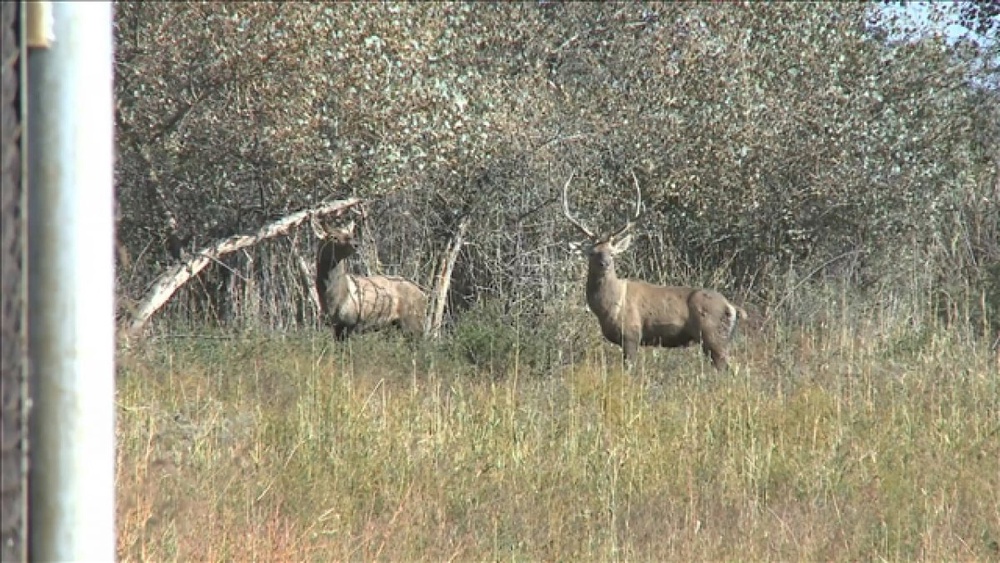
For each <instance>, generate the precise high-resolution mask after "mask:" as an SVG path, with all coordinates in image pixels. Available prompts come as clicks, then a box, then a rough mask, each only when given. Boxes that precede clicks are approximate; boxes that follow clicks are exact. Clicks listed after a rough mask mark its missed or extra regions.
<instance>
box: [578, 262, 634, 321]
mask: <svg viewBox="0 0 1000 563" xmlns="http://www.w3.org/2000/svg"><path fill="white" fill-rule="evenodd" d="M624 293H625V283H624V281H623V280H620V279H618V274H616V273H615V266H614V264H610V265H609V266H608V267H607V268H602V267H600V266H599V265H597V264H591V265H590V267H589V268H588V271H587V304H588V305H589V306H590V310H591V311H593V312H595V313H599V312H602V311H603V312H607V313H611V312H612V309H617V308H619V306H620V305H621V301H622V299H623V297H624Z"/></svg>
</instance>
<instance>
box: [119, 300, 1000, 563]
mask: <svg viewBox="0 0 1000 563" xmlns="http://www.w3.org/2000/svg"><path fill="white" fill-rule="evenodd" d="M580 330H581V331H584V332H586V333H587V334H591V333H596V332H597V328H596V325H593V324H583V325H581V326H580ZM977 332H978V333H979V336H976V333H977ZM982 332H983V331H982V330H978V331H977V330H973V329H968V330H958V329H956V328H954V327H952V328H946V327H944V326H942V325H941V324H939V323H937V322H934V321H921V322H917V320H914V319H913V318H909V317H906V316H905V315H899V314H896V315H894V316H893V317H892V318H889V317H888V316H887V315H884V314H882V313H881V312H879V311H874V312H873V311H869V312H868V313H862V312H858V313H857V314H855V315H854V316H853V318H843V319H837V322H835V323H834V322H827V323H824V322H815V323H810V324H806V323H802V326H800V327H797V328H796V327H794V326H792V324H790V323H786V324H785V325H782V324H780V323H779V324H777V325H773V324H772V325H768V326H765V327H761V328H758V329H754V330H744V331H743V333H742V335H741V337H740V339H739V340H738V344H737V346H736V347H735V348H734V350H733V358H734V369H733V370H732V371H731V372H729V373H727V374H719V373H716V372H714V371H713V370H712V369H711V367H710V365H709V364H708V363H707V362H705V361H704V360H703V359H702V358H701V357H700V355H699V354H698V352H697V351H696V349H686V350H664V351H653V350H648V349H647V350H645V351H644V353H643V357H642V360H641V362H640V365H639V367H638V369H637V372H636V373H634V374H622V373H621V372H620V371H619V370H618V369H617V368H616V367H612V366H615V365H616V363H615V362H616V360H617V359H618V357H619V356H618V354H619V352H618V348H615V347H613V346H611V345H609V344H604V343H601V342H600V341H599V340H596V339H594V338H591V339H590V340H585V344H586V345H585V346H584V347H583V348H582V349H577V350H575V351H574V350H567V351H565V354H563V353H562V352H563V350H550V351H549V352H552V353H551V354H549V356H548V357H552V358H555V360H553V361H551V362H550V363H549V364H547V365H546V367H544V368H538V367H535V368H531V369H529V368H527V367H522V366H527V365H528V361H527V360H526V359H524V358H520V357H518V354H519V350H521V347H520V346H515V347H514V348H513V352H512V353H513V354H514V356H513V357H512V358H508V359H507V361H505V362H503V363H502V364H501V365H502V366H503V368H502V369H500V370H498V369H497V368H495V367H493V366H494V365H495V364H494V363H490V364H489V366H490V367H489V368H484V367H482V364H480V366H479V367H474V366H473V365H472V364H470V363H469V361H468V360H467V359H466V356H465V355H463V354H461V353H458V352H456V349H455V346H454V345H452V344H449V342H447V341H445V342H442V343H435V344H423V345H421V346H419V347H418V349H416V350H412V349H411V348H410V347H409V346H408V345H407V344H405V343H404V342H402V341H400V340H398V339H395V338H392V337H386V336H384V335H383V336H379V335H365V336H364V337H362V338H359V339H356V340H354V341H352V342H351V343H350V344H348V345H337V344H334V343H332V342H331V340H330V338H329V337H328V335H327V334H325V333H307V334H287V335H275V334H259V333H257V334H240V335H221V334H218V333H203V334H198V335H197V336H191V337H183V338H182V337H177V336H175V337H163V338H159V339H155V340H151V341H147V342H146V343H144V344H143V345H142V346H141V347H136V348H133V349H131V350H125V351H122V353H121V354H120V357H119V378H118V406H119V411H118V475H117V483H118V485H117V486H118V527H119V540H118V541H119V557H120V559H121V560H123V561H140V560H141V561H167V560H199V561H200V560H205V561H221V560H233V561H333V560H342V559H352V560H359V559H364V560H367V559H384V560H397V561H399V560H462V561H465V560H618V559H623V560H672V561H693V560H700V561H706V560H713V561H714V560H783V561H789V560H852V561H856V560H930V561H946V560H947V561H956V560H961V561H997V560H1000V378H998V375H997V374H998V368H1000V359H998V356H997V353H996V351H994V350H992V349H991V345H992V344H993V343H992V338H990V337H983V336H982ZM595 338H596V335H595ZM535 344H536V346H535V347H534V348H533V349H537V348H538V346H537V342H536V343H535Z"/></svg>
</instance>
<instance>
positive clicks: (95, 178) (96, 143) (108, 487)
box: [27, 2, 115, 561]
mask: <svg viewBox="0 0 1000 563" xmlns="http://www.w3.org/2000/svg"><path fill="white" fill-rule="evenodd" d="M51 7H52V20H51V24H52V34H51V35H52V41H51V44H50V46H49V47H48V48H41V49H33V50H31V52H30V54H29V57H28V91H29V98H28V119H27V121H28V147H29V148H28V151H29V152H28V159H29V167H28V174H29V188H28V217H29V219H28V247H29V250H28V294H29V297H28V311H29V319H28V325H29V328H28V352H29V357H30V359H31V385H32V390H33V393H32V397H33V401H34V403H33V405H32V410H31V417H30V418H31V423H30V424H31V453H30V456H31V457H30V468H29V475H30V491H29V513H30V526H29V534H30V559H31V560H34V561H113V560H114V559H115V530H114V517H115V514H114V494H115V491H114V476H115V475H114V461H115V427H114V416H115V415H114V363H115V326H114V298H115V296H114V283H115V278H114V254H113V249H114V189H113V183H112V182H113V167H114V143H113V136H114V121H113V116H114V114H113V110H114V101H113V87H112V80H113V37H112V4H111V3H105V2H52V3H51Z"/></svg>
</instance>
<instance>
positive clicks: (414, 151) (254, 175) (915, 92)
mask: <svg viewBox="0 0 1000 563" xmlns="http://www.w3.org/2000/svg"><path fill="white" fill-rule="evenodd" d="M870 10H871V6H866V5H863V4H844V3H830V4H799V3H778V4H767V5H753V7H752V9H748V7H747V6H744V5H739V4H733V3H725V4H656V3H654V4H647V3H638V2H636V3H633V2H620V3H619V2H615V3H599V4H598V3H573V2H569V3H553V2H539V3H522V4H480V3H396V4H344V3H335V4H326V3H311V4H303V3H297V4H296V3H284V4H282V3H197V4H195V3H153V4H148V3H132V2H119V3H118V4H117V12H116V13H117V19H116V35H117V36H116V39H117V41H118V58H117V62H116V70H117V73H116V77H117V91H118V100H119V103H118V108H117V110H118V111H117V115H118V135H119V145H120V146H119V151H120V162H119V168H118V179H117V183H118V193H119V199H120V208H121V221H120V224H119V236H120V239H121V242H122V244H123V245H124V247H125V248H126V249H127V250H128V254H129V255H130V256H131V257H132V260H131V262H130V263H128V264H126V266H127V267H123V268H122V271H123V276H122V283H121V284H120V285H121V289H122V291H123V294H124V295H123V296H124V297H126V298H131V299H135V298H137V297H138V294H139V292H140V291H141V290H142V289H143V288H144V287H145V286H146V284H147V283H148V281H149V280H150V278H151V277H152V276H153V275H155V274H156V273H157V271H158V269H159V268H160V267H162V264H163V263H165V262H167V261H169V260H171V257H170V254H173V255H174V259H176V257H177V253H176V249H177V247H178V246H182V245H184V244H186V245H187V246H186V248H187V249H188V251H190V250H191V249H194V248H197V247H198V245H199V244H200V243H203V242H204V241H206V240H209V239H212V238H214V237H218V236H222V235H228V234H232V233H234V232H239V231H242V230H247V229H250V228H255V227H257V226H259V225H260V224H262V223H263V222H264V221H266V220H267V219H269V218H272V219H273V218H274V217H277V216H280V215H282V214H284V213H287V212H289V211H291V210H295V209H300V208H302V207H305V206H308V205H309V204H310V203H311V202H315V201H317V200H319V199H321V198H325V197H331V196H345V195H349V194H356V195H361V196H362V197H365V198H368V199H369V200H370V202H369V208H368V219H367V221H366V225H365V226H366V227H367V228H368V235H367V236H368V242H369V244H368V250H367V254H366V257H367V263H368V266H369V267H371V268H374V269H382V268H385V269H387V270H388V273H398V274H402V275H406V276H409V277H413V278H415V279H417V281H419V282H421V283H427V282H429V281H430V280H431V273H432V271H433V268H434V265H435V264H436V263H437V253H439V252H440V251H441V250H442V249H443V247H444V245H445V243H446V241H447V238H448V236H449V235H450V232H451V230H452V229H453V228H454V225H455V224H456V222H457V220H458V218H459V217H460V216H462V215H466V214H468V215H471V216H472V217H473V222H472V226H471V229H470V233H469V241H470V242H469V244H468V245H467V246H466V247H465V248H464V249H463V251H462V254H461V257H460V259H459V264H458V266H457V268H456V274H457V276H456V280H455V281H456V283H455V285H456V288H457V289H458V290H461V291H463V292H464V294H463V295H464V297H465V300H466V302H469V300H470V299H471V300H472V302H475V301H476V300H478V299H481V298H486V297H491V296H492V297H501V296H503V297H502V298H508V299H509V298H512V297H511V296H516V297H513V298H514V299H518V300H520V299H529V300H534V301H536V302H543V301H545V300H549V299H552V298H553V296H559V295H565V293H566V291H567V290H566V289H565V288H564V287H562V285H561V284H563V283H568V281H567V280H565V278H564V276H562V275H561V272H562V271H563V270H565V265H564V264H565V263H566V262H567V261H568V260H571V259H572V258H570V257H569V256H568V255H567V254H566V253H565V252H564V251H562V250H561V249H562V248H564V245H565V243H566V242H567V241H568V240H572V238H570V237H572V236H573V235H572V232H573V231H572V229H571V228H569V227H567V225H566V224H565V221H563V220H562V218H561V217H560V215H559V212H558V208H557V206H556V205H554V204H555V203H556V202H557V197H558V190H559V189H560V188H561V186H562V183H563V182H564V181H565V179H566V178H568V177H569V175H570V173H571V172H573V171H575V172H576V173H577V181H576V185H575V186H574V192H573V197H574V205H576V206H577V208H578V209H580V210H581V215H582V216H583V217H584V218H585V219H586V220H588V221H591V222H593V223H595V224H596V225H599V226H601V227H602V228H610V227H611V226H612V225H614V224H615V223H617V222H618V221H620V220H621V218H622V217H623V216H624V214H625V212H626V208H627V206H628V204H629V202H628V197H629V196H628V194H629V186H630V183H631V174H632V173H633V172H634V173H636V174H637V175H638V176H639V179H640V184H641V185H642V188H643V191H644V195H645V204H646V207H647V209H648V211H649V212H648V213H647V216H646V219H645V221H644V223H643V225H642V226H641V227H640V229H639V232H638V235H639V236H638V240H637V241H636V244H635V247H636V249H637V250H636V251H635V252H634V253H633V255H632V256H630V257H628V259H627V260H626V268H627V270H628V271H629V272H630V273H631V274H633V275H640V276H646V277H658V278H661V279H656V280H654V281H662V282H671V283H677V282H683V281H686V280H683V279H677V275H676V273H674V272H672V271H664V270H663V268H662V264H663V263H664V262H665V261H670V260H673V259H675V258H676V259H680V260H681V261H683V262H684V263H687V264H695V263H699V264H709V265H712V264H714V265H718V264H723V263H725V264H728V265H729V270H728V274H727V276H726V277H725V278H724V279H721V280H718V281H719V282H720V283H721V285H724V286H730V287H734V286H738V287H742V289H743V291H744V293H747V294H755V296H756V297H755V298H756V299H759V300H762V301H764V302H768V301H771V300H774V299H776V298H777V294H776V289H775V288H774V287H772V286H770V285H769V284H768V283H767V280H769V279H772V278H773V275H774V274H775V272H779V271H783V270H784V269H785V268H786V267H787V266H788V264H790V263H794V264H797V265H800V266H802V267H805V268H814V267H819V266H823V267H822V268H819V269H818V270H817V275H833V276H842V277H843V276H846V277H847V279H850V280H852V281H853V282H855V283H858V284H861V286H862V287H865V286H868V287H870V286H872V284H875V285H879V284H892V283H896V281H897V280H899V279H900V277H901V276H902V277H905V276H907V275H909V274H910V273H911V272H910V271H909V270H908V268H907V267H904V265H905V264H908V263H912V262H913V261H915V260H917V259H920V260H924V259H925V258H927V259H930V260H931V261H932V262H933V263H934V264H935V265H936V275H938V276H939V277H941V278H945V279H956V280H965V279H972V280H974V282H975V283H976V284H977V286H981V285H982V284H984V283H987V282H986V281H984V280H985V278H984V274H983V272H984V271H985V270H984V269H983V268H984V267H985V266H988V265H989V264H992V263H995V262H997V261H998V259H1000V250H998V247H997V243H996V240H997V238H998V236H997V235H998V234H1000V233H998V232H997V231H996V227H995V225H997V224H998V223H1000V210H998V205H1000V204H998V203H997V202H998V200H1000V197H997V195H998V193H997V189H998V188H997V185H998V184H997V182H998V179H997V163H998V159H1000V156H998V155H1000V150H998V147H997V139H998V138H1000V117H998V111H1000V110H998V108H1000V104H998V103H997V95H998V93H997V91H996V90H990V89H984V88H982V87H977V86H975V85H974V82H970V80H972V79H971V78H970V76H969V75H968V68H969V67H968V66H967V65H965V64H963V63H962V57H963V56H966V55H963V53H964V52H965V51H963V50H962V49H965V47H961V46H954V47H949V46H948V45H946V44H945V43H943V42H942V40H941V39H940V38H934V37H924V38H921V39H915V40H913V41H901V42H895V43H887V42H885V41H880V40H879V39H878V37H877V33H875V32H874V31H873V28H872V27H871V25H870V17H869V16H870ZM970 48H971V47H970ZM994 48H995V47H994ZM966 50H968V49H966ZM969 56H972V55H971V54H970V55H969ZM980 70H981V72H984V73H985V72H992V70H990V69H987V68H982V69H980ZM956 241H958V242H961V244H954V243H955V242H956ZM312 245H313V243H312V241H311V239H310V238H309V236H308V235H304V236H302V237H298V238H297V239H296V240H295V241H293V243H292V246H293V249H294V252H291V253H288V252H277V253H275V252H272V253H268V255H267V256H263V255H260V256H242V257H233V258H232V259H230V260H229V261H228V262H227V263H226V265H225V267H220V268H217V269H214V271H213V272H210V273H209V274H207V275H208V276H215V277H217V278H221V279H222V281H221V282H213V281H211V280H205V281H204V283H203V284H202V285H200V286H199V285H193V286H192V288H191V291H195V292H205V291H208V288H212V287H215V288H221V289H213V290H212V291H214V292H215V293H217V294H218V295H215V296H214V297H212V298H211V299H210V300H209V301H210V302H212V303H216V302H218V303H222V302H226V301H232V300H233V297H232V295H236V294H245V293H255V294H258V295H260V299H263V300H265V301H268V302H269V303H270V302H273V303H280V302H283V301H284V300H285V299H286V298H285V297H284V296H286V295H294V296H295V303H296V305H295V307H296V308H297V309H299V310H304V309H307V308H309V306H310V305H309V302H308V299H307V292H305V291H302V290H301V289H300V288H294V289H293V288H286V287H282V286H283V285H287V284H300V283H302V279H303V278H302V276H301V275H299V264H298V262H299V260H298V259H297V258H296V256H305V257H308V256H311V254H312V251H313V250H312ZM161 246H162V247H167V250H169V251H170V252H165V251H163V250H160V248H161ZM170 249H173V250H170ZM845 257H847V258H849V260H846V259H845ZM254 260H256V262H254ZM309 261H310V259H309V258H306V259H305V262H309ZM262 262H265V263H262ZM847 264H849V265H850V267H846V265H847ZM261 271H272V272H284V273H283V274H282V275H280V276H274V275H272V279H273V280H276V282H275V283H270V284H266V283H256V285H254V287H253V288H251V291H249V292H247V291H245V290H244V288H243V285H245V284H247V283H250V282H249V281H248V280H254V281H257V282H260V281H261V278H260V276H262V275H263V274H260V273H258V272H261ZM976 280H978V281H976ZM574 283H575V282H574ZM268 291H272V292H277V293H276V294H275V295H276V296H275V297H272V296H269V295H263V294H264V293H266V292H268ZM220 292H221V293H220ZM226 292H228V293H226ZM241 292H242V293H241ZM127 301H128V299H125V300H123V302H126V303H127ZM230 308H231V309H233V311H234V312H233V314H234V315H235V317H234V318H235V319H241V318H245V317H247V316H248V315H251V313H252V312H253V311H260V310H263V311H265V312H267V313H266V314H264V313H261V314H260V315H261V316H260V318H259V319H257V320H255V321H253V322H261V323H263V324H265V325H271V326H276V325H277V324H282V323H283V322H286V321H281V320H279V319H276V318H274V313H271V312H268V311H271V310H273V309H274V307H273V306H267V307H256V308H254V307H251V306H250V305H246V306H244V305H242V304H230ZM277 314H278V315H280V314H281V313H280V312H278V313H277ZM216 316H223V315H216ZM299 317H300V318H301V320H302V321H303V322H307V323H309V322H311V321H310V320H309V319H310V318H312V317H311V316H308V315H307V316H306V317H302V316H301V315H299Z"/></svg>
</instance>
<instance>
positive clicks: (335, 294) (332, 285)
mask: <svg viewBox="0 0 1000 563" xmlns="http://www.w3.org/2000/svg"><path fill="white" fill-rule="evenodd" d="M338 250H340V249H338V248H336V245H334V244H332V243H330V242H326V243H324V244H323V246H322V247H321V248H320V251H319V258H318V259H317V261H316V272H317V275H318V283H317V288H316V289H317V290H318V292H319V298H320V300H321V301H322V302H323V303H324V304H325V305H326V306H327V308H328V309H329V307H330V306H332V308H333V311H330V312H335V311H336V310H337V309H338V308H339V305H340V304H343V303H344V302H345V301H347V300H348V298H350V297H351V295H352V294H353V293H355V284H354V280H353V279H351V275H350V274H348V273H347V258H348V257H349V253H345V252H338Z"/></svg>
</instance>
